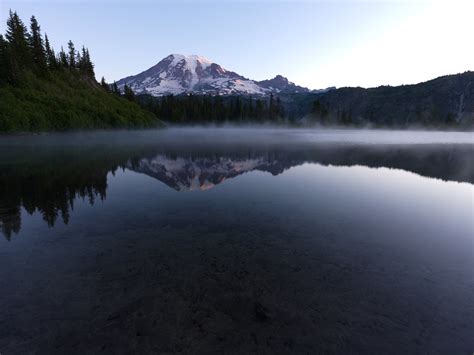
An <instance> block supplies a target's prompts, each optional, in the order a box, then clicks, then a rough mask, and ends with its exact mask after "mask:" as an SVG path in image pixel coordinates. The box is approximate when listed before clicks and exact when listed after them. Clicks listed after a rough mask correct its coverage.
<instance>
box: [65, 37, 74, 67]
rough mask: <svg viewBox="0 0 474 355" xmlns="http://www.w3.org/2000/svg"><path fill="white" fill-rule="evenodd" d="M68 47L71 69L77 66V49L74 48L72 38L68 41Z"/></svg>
mask: <svg viewBox="0 0 474 355" xmlns="http://www.w3.org/2000/svg"><path fill="white" fill-rule="evenodd" d="M67 48H68V56H67V60H68V66H69V68H71V69H74V68H76V49H75V48H74V43H72V41H71V40H69V42H67Z"/></svg>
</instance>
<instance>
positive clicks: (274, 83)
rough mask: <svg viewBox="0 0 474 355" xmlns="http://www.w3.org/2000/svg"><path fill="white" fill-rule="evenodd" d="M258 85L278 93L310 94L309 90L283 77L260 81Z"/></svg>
mask: <svg viewBox="0 0 474 355" xmlns="http://www.w3.org/2000/svg"><path fill="white" fill-rule="evenodd" d="M258 84H259V85H260V86H262V87H264V88H266V89H269V90H271V91H273V92H277V93H290V92H309V89H308V88H305V87H302V86H298V85H295V84H294V83H292V82H291V81H289V80H288V79H287V78H285V77H284V76H283V75H279V74H278V75H276V76H275V77H274V78H273V79H269V80H262V81H259V82H258Z"/></svg>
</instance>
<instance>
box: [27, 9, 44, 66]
mask: <svg viewBox="0 0 474 355" xmlns="http://www.w3.org/2000/svg"><path fill="white" fill-rule="evenodd" d="M30 29H31V34H30V36H29V45H30V50H31V54H32V58H33V63H34V64H35V66H36V68H37V70H38V71H40V72H45V71H46V69H47V66H46V54H45V49H44V44H43V38H42V37H41V28H40V25H39V24H38V21H37V20H36V18H35V17H34V16H31V23H30Z"/></svg>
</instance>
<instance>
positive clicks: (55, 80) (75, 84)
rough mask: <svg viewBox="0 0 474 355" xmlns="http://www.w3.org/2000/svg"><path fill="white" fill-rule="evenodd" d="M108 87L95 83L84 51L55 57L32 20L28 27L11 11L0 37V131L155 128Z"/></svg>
mask: <svg viewBox="0 0 474 355" xmlns="http://www.w3.org/2000/svg"><path fill="white" fill-rule="evenodd" d="M104 82H105V80H104ZM106 86H107V89H105V87H104V85H103V86H102V87H101V85H99V83H97V81H96V80H95V74H94V64H93V63H92V60H91V56H90V53H89V49H88V48H86V47H84V46H82V47H81V48H80V49H79V50H77V49H76V47H75V45H74V43H73V42H72V41H69V42H68V43H67V47H66V48H64V47H61V49H60V50H59V52H57V53H56V51H55V49H54V48H53V46H52V45H51V42H50V39H49V38H48V36H47V35H46V34H45V35H44V36H43V34H42V32H41V26H40V25H39V23H38V21H37V19H36V18H35V16H32V17H31V19H30V24H29V27H27V26H26V25H25V23H24V22H23V21H22V20H21V18H20V17H19V16H18V14H17V13H16V12H13V11H10V14H9V17H8V19H7V27H6V32H5V35H2V34H0V132H2V131H3V132H12V131H38V130H64V129H72V128H109V127H137V126H138V127H142V126H150V125H156V124H157V123H158V121H157V120H156V118H155V117H154V116H153V115H152V114H151V113H149V112H146V111H145V110H143V109H141V108H140V107H139V106H138V105H137V104H135V103H132V102H128V101H126V100H124V99H123V98H121V97H120V95H113V94H111V93H110V90H109V86H108V85H106ZM104 89H105V90H104Z"/></svg>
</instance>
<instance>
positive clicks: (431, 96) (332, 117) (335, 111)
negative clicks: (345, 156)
mask: <svg viewBox="0 0 474 355" xmlns="http://www.w3.org/2000/svg"><path fill="white" fill-rule="evenodd" d="M311 113H312V114H311V120H312V121H313V122H318V123H321V124H324V125H334V124H338V125H366V124H371V125H375V126H388V127H407V126H413V125H415V126H417V125H418V126H424V127H426V126H428V127H461V128H463V127H472V126H473V125H474V72H472V71H470V72H465V73H462V74H456V75H447V76H442V77H439V78H436V79H433V80H430V81H427V82H423V83H419V84H415V85H401V86H380V87H377V88H370V89H363V88H351V87H347V88H339V89H336V90H331V91H328V92H326V93H323V94H318V95H316V96H314V97H313V99H312V111H311Z"/></svg>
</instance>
